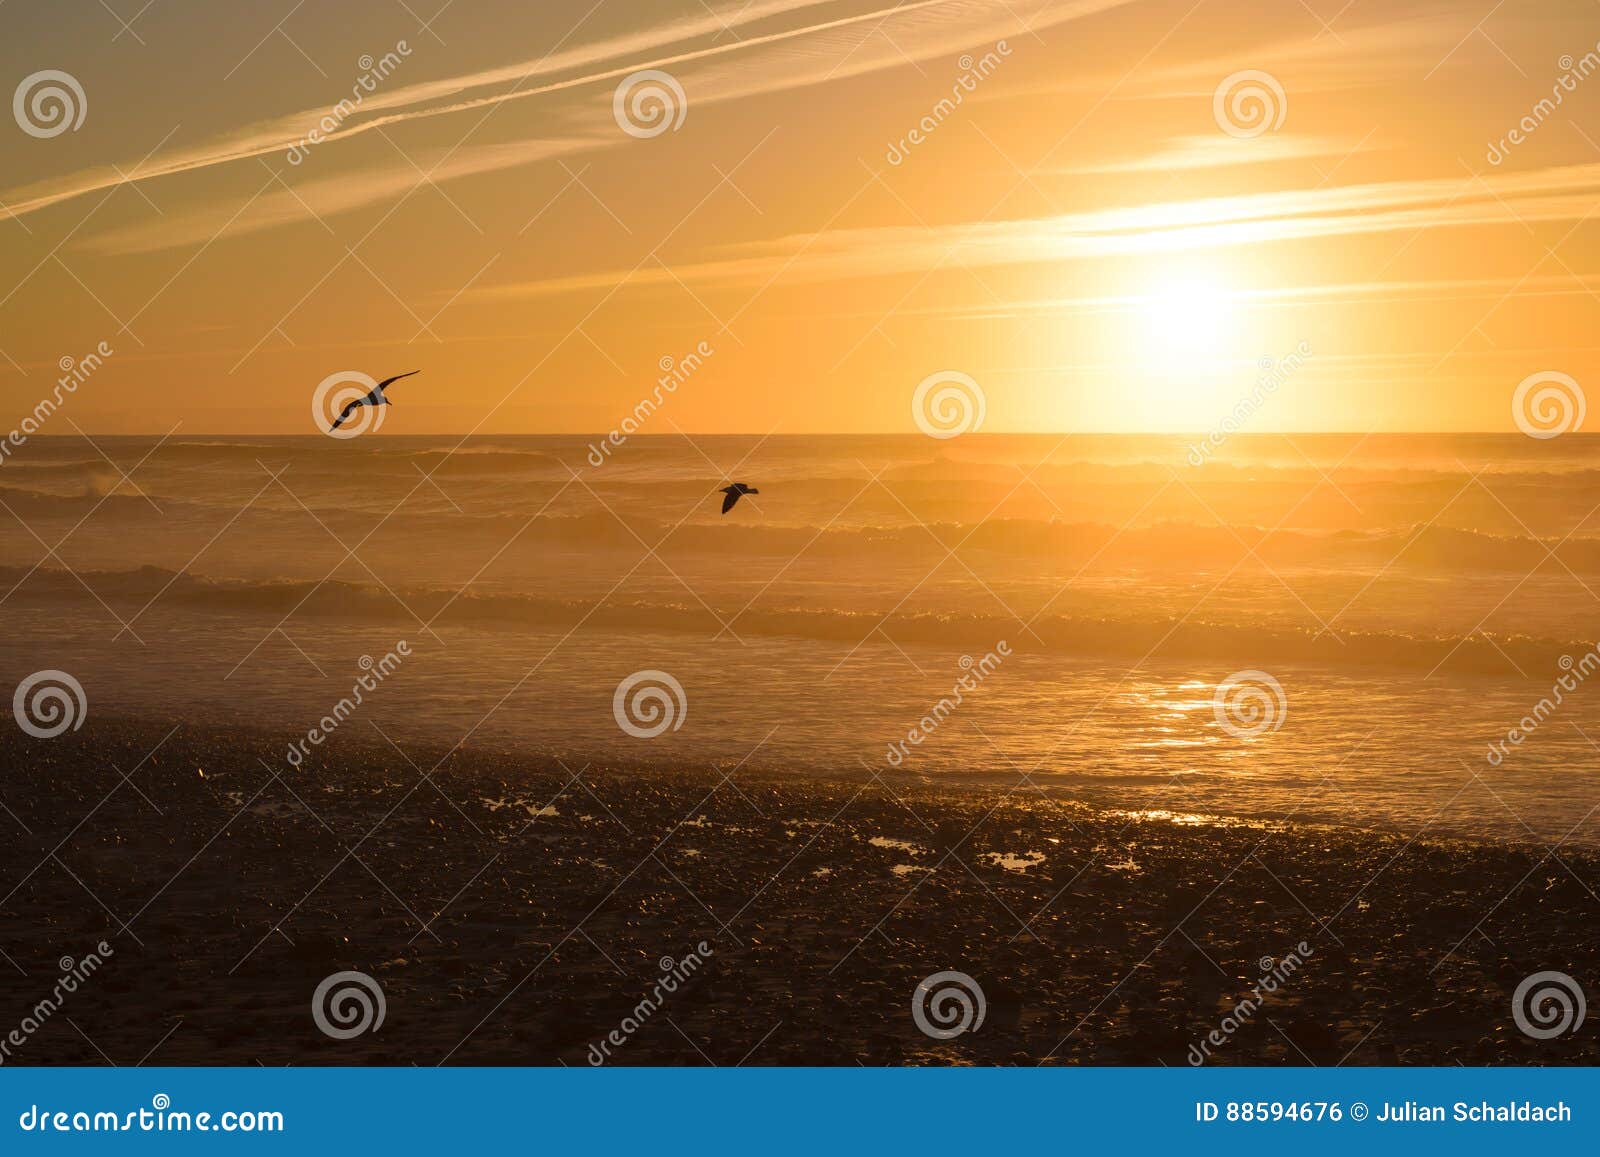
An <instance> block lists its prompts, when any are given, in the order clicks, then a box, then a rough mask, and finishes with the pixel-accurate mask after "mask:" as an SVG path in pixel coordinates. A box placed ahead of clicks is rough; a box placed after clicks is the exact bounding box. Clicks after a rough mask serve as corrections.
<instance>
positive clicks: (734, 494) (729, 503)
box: [722, 486, 739, 514]
mask: <svg viewBox="0 0 1600 1157" xmlns="http://www.w3.org/2000/svg"><path fill="white" fill-rule="evenodd" d="M738 501H739V492H738V491H737V490H735V489H733V487H731V486H730V487H729V488H728V491H727V493H726V494H724V495H723V497H722V513H724V514H726V513H728V511H730V510H732V509H733V504H734V503H735V502H738Z"/></svg>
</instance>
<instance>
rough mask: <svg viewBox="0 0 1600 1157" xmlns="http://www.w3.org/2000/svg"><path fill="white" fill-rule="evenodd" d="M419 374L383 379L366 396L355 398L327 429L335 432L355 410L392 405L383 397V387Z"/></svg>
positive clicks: (418, 372)
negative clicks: (363, 407)
mask: <svg viewBox="0 0 1600 1157" xmlns="http://www.w3.org/2000/svg"><path fill="white" fill-rule="evenodd" d="M421 372H422V371H421V370H412V371H411V373H409V374H396V375H395V376H394V377H392V378H384V379H383V381H381V382H379V383H378V384H377V385H375V386H373V387H372V392H371V393H369V394H366V395H365V396H363V397H360V398H356V399H355V400H354V401H352V402H350V403H349V404H348V405H346V406H345V408H344V409H343V410H342V411H340V413H339V416H338V417H337V418H335V419H334V420H333V425H331V426H329V427H328V429H329V430H337V429H338V428H339V427H340V426H342V425H344V423H345V419H347V418H349V417H350V415H351V414H353V413H355V412H356V410H357V409H359V408H360V407H362V406H391V405H393V404H394V403H393V402H391V401H389V399H388V398H386V397H384V396H383V387H385V386H387V385H389V384H390V383H392V382H398V381H399V380H400V379H401V378H409V377H410V376H411V374H420V373H421ZM367 380H368V381H371V380H372V379H371V378H368V379H367Z"/></svg>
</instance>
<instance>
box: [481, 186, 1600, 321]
mask: <svg viewBox="0 0 1600 1157" xmlns="http://www.w3.org/2000/svg"><path fill="white" fill-rule="evenodd" d="M1597 193H1600V163H1590V164H1579V165H1564V166H1558V167H1555V168H1549V169H1541V170H1537V171H1534V172H1528V173H1496V174H1493V175H1491V176H1489V177H1482V178H1479V177H1454V178H1436V179H1429V180H1413V181H1389V182H1379V183H1373V184H1362V185H1347V186H1338V187H1332V188H1325V189H1323V188H1319V189H1294V190H1286V191H1279V192H1271V193H1259V194H1252V195H1247V196H1238V197H1217V198H1210V199H1206V200H1198V201H1174V202H1164V203H1160V204H1154V205H1145V206H1139V207H1136V208H1125V209H1106V210H1094V211H1088V212H1081V213H1069V214H1061V215H1057V216H1051V217H1038V218H1027V219H1019V220H1008V221H997V222H979V223H972V222H962V223H958V224H950V225H941V226H934V227H931V228H926V227H921V226H916V227H906V226H882V227H867V228H855V229H836V230H832V231H829V232H827V233H818V234H802V235H795V236H789V237H784V238H780V239H777V240H775V241H770V242H762V243H759V244H754V245H745V246H740V247H738V248H736V249H734V250H732V251H731V252H729V254H728V255H727V256H724V257H720V258H718V259H714V260H708V261H702V262H696V263H678V264H675V265H674V266H673V267H672V269H671V271H670V272H668V271H665V270H640V271H638V272H637V273H635V274H633V276H632V277H631V279H629V283H630V284H631V285H634V286H639V285H649V284H657V283H666V282H668V281H673V282H677V281H682V282H685V283H701V284H706V285H709V286H712V287H734V286H749V285H760V284H764V283H765V282H766V281H768V280H769V279H770V278H771V277H772V276H773V275H774V273H776V272H777V271H778V270H780V269H782V270H785V277H786V278H787V279H789V280H791V281H801V280H804V281H828V280H843V279H850V278H860V277H874V276H882V275H887V274H896V273H908V272H913V271H921V270H927V269H929V268H931V267H935V266H937V265H939V264H941V263H943V262H944V261H946V260H956V261H959V262H960V263H962V264H965V265H1029V264H1036V263H1041V262H1052V261H1061V260H1066V259H1072V258H1092V257H1116V256H1129V255H1136V254H1146V253H1162V252H1180V251H1184V250H1192V249H1203V248H1214V247H1223V246H1229V245H1256V244H1261V243H1263V242H1271V241H1293V240H1301V239H1306V238H1314V237H1335V236H1350V235H1356V234H1363V233H1383V232H1392V231H1396V230H1418V229H1430V228H1443V227H1464V226H1474V225H1477V226H1485V225H1487V226H1516V227H1518V228H1521V227H1523V226H1524V225H1526V224H1528V223H1531V222H1535V221H1558V220H1565V221H1578V220H1582V219H1585V218H1587V217H1589V216H1590V215H1591V214H1593V212H1594V210H1595V197H1596V194H1597ZM625 276H626V272H625V271H622V270H607V271H605V272H602V273H595V274H591V275H584V276H578V277H565V278H555V279H549V280H544V281H536V282H527V283H521V284H514V285H502V286H490V287H485V288H482V289H478V290H476V291H474V295H475V296H476V297H477V298H479V299H480V300H493V299H497V298H498V299H505V298H515V297H524V296H536V295H542V294H551V293H565V292H571V291H574V290H585V289H592V288H596V287H600V286H606V287H609V286H612V285H614V284H616V283H617V281H618V280H619V279H621V278H623V277H625Z"/></svg>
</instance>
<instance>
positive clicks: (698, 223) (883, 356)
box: [0, 0, 1600, 434]
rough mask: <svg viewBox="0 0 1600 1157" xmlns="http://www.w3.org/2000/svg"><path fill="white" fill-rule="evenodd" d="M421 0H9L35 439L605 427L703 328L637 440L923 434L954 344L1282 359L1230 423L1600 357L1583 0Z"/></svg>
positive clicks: (1430, 425) (17, 215)
mask: <svg viewBox="0 0 1600 1157" xmlns="http://www.w3.org/2000/svg"><path fill="white" fill-rule="evenodd" d="M113 7H116V5H113ZM121 7H122V8H123V9H126V11H124V12H123V18H124V19H127V18H129V17H131V16H132V12H133V8H134V6H132V5H129V4H123V5H121ZM435 7H437V4H436V0H423V2H422V4H421V5H417V4H415V3H413V4H410V5H409V7H408V5H406V4H401V3H398V2H397V0H371V2H368V0H357V2H351V3H340V4H337V5H334V4H320V3H306V4H303V5H301V6H295V5H294V4H293V3H292V0H281V2H275V3H270V4H266V5H251V6H243V7H236V6H225V5H215V4H205V3H200V2H198V0H161V2H160V3H158V4H155V5H152V6H149V7H147V8H146V9H145V10H144V11H143V13H142V14H141V15H140V16H138V17H137V18H136V19H134V20H133V23H132V26H131V27H130V28H124V27H122V26H121V25H120V24H119V22H118V19H117V18H116V17H115V16H114V15H113V14H112V13H111V12H110V11H109V10H108V9H106V8H105V7H103V6H101V5H98V4H79V5H51V6H48V7H45V6H42V5H32V6H29V5H23V4H16V3H13V4H7V5H5V6H3V7H0V63H3V65H4V69H3V75H4V79H5V82H6V88H7V90H8V91H17V92H18V93H19V98H20V99H21V104H20V106H17V105H16V104H15V103H14V110H13V111H14V112H16V113H17V115H16V116H14V117H13V118H12V119H10V120H6V121H4V122H3V123H0V255H3V259H0V295H3V296H0V428H10V427H12V426H14V425H15V424H16V422H17V421H19V420H20V419H21V418H22V417H23V416H24V415H26V414H28V413H30V412H32V411H33V409H34V407H35V404H36V403H37V402H38V400H39V399H40V398H41V397H45V396H47V395H50V394H51V393H52V391H53V390H54V389H55V383H56V379H57V378H58V376H59V375H60V370H59V369H58V368H57V367H58V364H59V363H61V361H62V359H64V358H75V359H76V358H81V357H82V356H83V355H85V354H87V353H88V352H90V351H91V350H93V349H94V348H95V347H96V346H97V344H98V343H101V342H104V343H106V345H107V347H108V348H110V349H111V350H112V351H113V352H112V354H111V355H110V356H109V357H107V358H106V359H105V363H104V364H103V365H101V366H99V367H98V368H97V369H96V370H95V371H94V373H93V374H92V375H91V376H90V377H89V379H88V380H87V381H85V382H84V383H83V384H82V385H81V386H80V387H79V388H78V390H77V391H76V393H74V394H73V395H72V396H71V400H70V403H69V404H68V405H66V406H63V407H62V409H61V411H60V412H59V413H58V414H57V415H55V416H54V417H53V418H52V419H51V421H50V423H49V424H48V425H47V426H46V428H45V430H44V432H47V433H62V434H70V433H73V432H75V431H74V424H75V425H76V427H78V428H81V429H83V430H85V431H87V432H90V433H97V432H106V433H129V432H161V433H164V432H166V431H167V430H169V429H171V428H172V427H173V426H174V425H175V424H177V423H180V422H181V424H182V425H181V427H180V428H181V431H182V432H184V433H191V434H192V433H204V432H218V433H310V432H312V430H313V429H315V428H317V423H315V422H314V421H313V418H312V413H311V408H310V403H311V398H312V395H313V392H314V390H315V388H316V386H317V384H318V383H319V382H320V381H322V380H323V379H324V378H326V377H327V376H328V375H330V374H334V373H338V372H341V371H348V370H358V371H362V372H365V373H369V374H372V375H373V376H375V377H386V376H388V375H390V374H395V373H400V372H402V371H405V370H411V369H416V368H421V369H422V370H423V371H424V372H423V373H422V374H421V375H419V376H418V377H417V378H416V379H413V380H408V381H407V382H406V383H402V384H401V385H400V386H397V387H396V393H395V395H394V396H395V401H396V403H397V404H396V406H395V407H394V409H393V410H392V411H391V413H390V414H389V415H388V420H387V421H386V423H385V426H384V431H385V432H386V433H390V434H395V433H398V434H406V433H428V432H444V431H449V432H456V433H467V432H474V431H475V432H478V433H485V434H487V433H543V432H575V431H596V430H605V429H609V428H612V427H615V426H617V425H618V423H619V422H620V421H621V419H622V418H623V417H624V416H625V415H628V414H630V413H632V412H633V410H634V408H635V405H636V403H638V401H639V400H640V399H641V398H643V397H647V396H649V395H650V394H651V393H652V391H653V390H654V389H655V384H656V380H657V378H658V377H659V376H660V374H661V369H660V366H661V364H662V362H663V359H667V358H671V359H674V361H675V362H678V361H681V359H682V358H683V357H684V356H685V355H687V354H689V353H690V352H691V351H694V350H696V349H697V348H700V347H701V343H704V347H705V348H706V349H709V350H710V351H712V352H711V353H710V354H709V355H707V356H705V357H703V359H702V364H701V365H699V366H698V367H697V368H696V369H695V370H694V372H693V373H692V374H691V375H689V376H688V378H687V379H686V380H685V381H684V382H683V383H682V384H681V385H679V387H678V388H677V390H676V391H675V392H674V393H673V394H672V395H671V401H670V405H668V406H664V407H663V408H662V409H661V410H660V411H658V412H657V413H656V414H655V415H653V416H652V417H651V418H650V420H649V423H648V424H647V425H646V427H645V432H648V433H662V434H671V433H674V432H675V431H676V430H680V429H681V430H684V431H690V432H735V431H759V432H762V433H765V432H767V431H768V430H772V429H776V430H779V431H783V432H806V431H850V432H854V431H907V432H909V431H913V430H915V429H916V426H915V424H914V422H913V416H912V412H911V398H912V395H913V392H914V391H915V389H916V387H917V384H918V383H919V382H921V381H923V380H924V379H925V378H927V377H928V376H929V375H930V374H935V373H939V372H943V371H956V372H960V373H963V374H966V375H968V376H970V377H971V379H972V380H973V381H974V382H976V383H977V384H978V386H979V387H980V388H981V390H982V392H983V395H984V398H985V403H986V405H985V417H984V424H983V427H982V428H983V429H984V430H991V431H1007V430H1067V429H1081V430H1183V431H1193V430H1207V429H1211V428H1214V427H1215V426H1216V425H1217V423H1218V421H1219V420H1220V419H1221V418H1222V417H1223V416H1224V415H1226V414H1228V413H1229V412H1230V411H1231V410H1233V409H1234V407H1235V406H1236V405H1237V404H1238V403H1239V401H1240V399H1242V398H1246V397H1248V396H1250V395H1251V393H1252V390H1253V388H1254V387H1255V386H1256V383H1257V379H1258V378H1259V377H1260V375H1261V373H1262V366H1263V365H1264V364H1266V363H1267V362H1278V361H1279V360H1281V359H1283V358H1284V357H1286V356H1287V355H1289V354H1291V353H1292V352H1294V351H1296V350H1297V349H1299V350H1301V351H1303V356H1302V357H1301V358H1300V362H1299V364H1298V365H1297V366H1296V367H1295V368H1294V370H1293V372H1292V373H1291V374H1289V375H1288V376H1287V377H1286V378H1285V379H1284V381H1283V382H1282V384H1281V385H1280V386H1279V388H1278V389H1277V390H1276V391H1275V392H1273V393H1271V395H1270V396H1268V397H1266V399H1265V400H1264V401H1263V402H1262V404H1260V405H1259V406H1258V407H1253V408H1252V409H1253V412H1252V414H1251V417H1250V420H1249V422H1250V424H1249V426H1248V427H1247V428H1248V429H1253V430H1260V431H1268V430H1277V429H1284V430H1315V429H1337V430H1359V431H1366V430H1382V429H1411V430H1461V429H1477V430H1511V429H1514V428H1515V426H1514V424H1513V419H1512V411H1511V399H1512V396H1513V393H1514V392H1515V390H1516V388H1517V386H1518V383H1520V382H1522V381H1524V380H1525V379H1527V378H1528V377H1530V376H1531V375H1540V374H1549V373H1561V374H1566V375H1569V376H1570V377H1571V378H1572V379H1574V380H1575V381H1576V382H1578V383H1579V384H1580V386H1582V385H1585V384H1589V383H1592V382H1594V381H1596V380H1600V374H1597V373H1596V371H1597V369H1600V359H1597V356H1596V351H1597V350H1600V339H1597V338H1596V336H1595V335H1596V334H1597V333H1600V269H1597V268H1596V265H1597V262H1596V250H1597V238H1600V116H1597V115H1596V114H1597V113H1600V75H1595V74H1597V73H1600V50H1597V48H1596V44H1597V42H1600V8H1597V7H1596V5H1595V4H1593V3H1592V2H1591V0H1564V2H1552V0H1540V2H1538V3H1532V2H1521V3H1506V4H1503V5H1500V6H1494V5H1493V4H1492V3H1490V2H1489V0H1477V2H1472V3H1466V2H1446V3H1426V4H1423V3H1411V2H1409V0H1383V2H1378V0H1354V2H1352V3H1348V4H1342V3H1341V2H1339V0H1304V2H1303V3H1294V2H1290V3H1284V2H1281V0H1278V2H1263V3H1248V4H1241V3H1222V2H1221V0H1201V2H1200V3H1194V2H1193V0H1179V2H1177V3H1165V2H1160V0H1060V2H1051V3H1044V2H1039V0H995V2H983V0H909V2H906V3H902V4H899V5H898V6H895V5H893V4H891V3H888V2H887V0H831V2H830V0H706V3H704V4H702V3H700V2H699V0H686V2H683V3H677V2H673V3H655V2H652V3H650V4H648V5H646V4H643V3H639V2H633V3H621V2H620V0H599V2H598V3H593V5H592V7H591V0H579V2H578V3H574V4H553V5H521V4H516V5H514V4H510V3H490V2H487V0H455V2H454V3H452V4H448V5H445V6H444V8H443V11H442V12H440V14H439V15H438V16H437V19H435V20H433V21H432V23H431V24H428V25H426V26H424V25H423V24H422V21H423V20H427V19H428V17H429V15H430V12H431V11H432V10H433V9H434V8H435ZM534 9H537V10H534ZM280 18H282V23H281V24H275V22H277V21H278V20H279V19H280ZM385 54H389V58H388V63H387V64H385V63H383V60H382V58H384V57H385ZM47 69H49V70H60V71H61V72H64V73H67V74H69V75H70V77H71V78H72V80H73V81H74V82H75V83H76V84H77V86H78V88H79V89H80V90H81V93H82V97H81V101H80V99H79V97H78V96H77V94H76V93H73V92H70V91H69V92H68V93H67V96H68V99H69V100H70V101H72V102H74V103H81V104H82V106H83V107H82V109H81V111H82V113H83V116H82V121H81V123H79V124H77V126H76V127H75V128H74V127H71V125H65V126H63V125H61V124H60V123H50V120H49V116H48V113H49V110H48V109H46V110H45V111H43V112H40V111H38V110H35V109H32V108H30V107H29V105H28V101H27V99H26V98H27V96H28V94H29V93H30V92H31V91H34V90H37V89H38V88H39V87H40V86H41V85H42V86H45V87H48V86H49V85H50V84H51V83H59V82H51V81H50V80H49V79H48V78H46V79H44V80H39V79H37V78H34V81H33V89H32V90H30V89H29V78H31V77H33V74H36V73H38V72H40V71H41V70H47ZM646 69H652V70H658V71H660V72H664V73H666V74H667V75H668V77H670V81H671V83H672V84H673V85H675V86H676V87H677V88H678V89H679V90H680V91H681V93H682V97H681V99H680V98H679V97H678V95H677V94H676V93H675V92H672V91H671V90H670V89H667V88H663V89H662V90H661V91H663V92H665V93H666V95H667V98H668V99H669V100H670V101H671V102H672V104H673V105H674V106H675V109H676V112H675V114H673V115H670V117H669V119H670V122H671V123H670V124H663V123H661V122H656V123H654V124H651V123H638V122H629V120H628V117H629V115H630V111H631V110H630V108H629V103H628V101H627V100H626V99H625V98H626V95H627V93H626V92H624V93H623V97H624V99H623V100H622V103H621V105H620V112H619V105H618V103H617V102H618V90H619V87H623V86H626V85H627V83H628V78H630V77H631V75H632V74H634V73H635V72H638V71H640V70H646ZM379 72H382V73H384V74H385V75H382V76H381V77H380V76H377V75H376V74H377V73H379ZM1240 73H1244V74H1245V75H1243V76H1237V75H1236V74H1240ZM363 77H365V78H366V80H367V87H366V88H363V87H362V84H361V82H362V79H363ZM963 78H965V79H964V80H963ZM1230 78H1232V83H1231V85H1230V84H1229V83H1228V82H1229V81H1230ZM644 83H645V84H647V85H648V84H650V83H652V82H651V81H650V80H649V78H646V80H645V81H644ZM655 83H660V82H655ZM1241 89H1243V90H1245V92H1244V96H1243V97H1242V99H1241V101H1240V102H1238V103H1237V104H1235V103H1234V102H1232V101H1230V99H1229V97H1230V95H1232V94H1234V93H1236V92H1239V91H1240V90H1241ZM1252 91H1253V93H1254V94H1255V95H1258V96H1260V97H1261V98H1262V99H1261V100H1260V101H1253V100H1252V99H1251V92H1252ZM352 92H360V93H361V100H360V103H359V105H354V107H347V108H346V109H344V110H341V111H339V112H335V111H334V109H335V106H337V105H338V104H339V102H340V101H341V100H344V99H346V98H350V97H351V95H352ZM956 93H960V101H959V102H957V101H956V100H955V99H954V94H956ZM1556 93H1559V94H1560V102H1559V103H1556V101H1555V99H1554V95H1553V94H1556ZM1541 101H1543V102H1545V103H1544V104H1542V105H1541V103H1540V102H1541ZM645 107H646V109H648V107H649V106H648V103H646V105H645ZM19 108H20V111H18V109H19ZM325 117H329V118H331V119H329V120H328V121H327V122H326V124H327V126H329V127H330V129H331V131H327V132H326V139H322V140H320V141H318V142H316V143H310V144H306V141H307V138H308V136H309V134H310V133H311V132H312V130H313V129H314V128H317V126H318V122H319V121H321V120H323V118H325ZM619 118H620V119H619ZM680 118H681V119H680ZM1252 118H1255V119H1252ZM1263 118H1264V119H1263ZM24 121H26V122H27V127H25V125H24V123H23V122H24ZM1519 124H1521V125H1522V127H1521V128H1519V127H1518V126H1519ZM625 125H628V126H630V127H632V128H633V129H634V131H633V132H629V131H625V127H624V126H625ZM919 125H921V126H922V128H921V129H920V130H919V133H920V137H921V139H920V140H914V139H913V138H912V135H911V134H912V132H913V130H914V129H918V126H919ZM1529 126H1531V128H1530V127H1529ZM28 127H31V129H32V131H31V132H30V131H27V128H28ZM57 128H62V129H63V130H64V131H59V132H56V131H55V130H56V129H57ZM657 128H660V129H662V131H660V132H655V131H654V130H655V129H657ZM1513 129H1516V130H1517V132H1518V137H1519V138H1520V139H1513V138H1512V137H1511V135H1510V134H1511V132H1512V130H1513ZM319 131H323V130H319ZM296 142H301V144H302V148H301V150H300V151H299V152H296V153H294V154H293V155H291V149H292V148H293V146H294V145H295V143H296ZM1257 393H1258V395H1259V391H1257ZM1595 420H1600V419H1595ZM1589 428H1593V427H1592V426H1591V427H1589Z"/></svg>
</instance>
